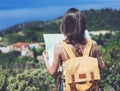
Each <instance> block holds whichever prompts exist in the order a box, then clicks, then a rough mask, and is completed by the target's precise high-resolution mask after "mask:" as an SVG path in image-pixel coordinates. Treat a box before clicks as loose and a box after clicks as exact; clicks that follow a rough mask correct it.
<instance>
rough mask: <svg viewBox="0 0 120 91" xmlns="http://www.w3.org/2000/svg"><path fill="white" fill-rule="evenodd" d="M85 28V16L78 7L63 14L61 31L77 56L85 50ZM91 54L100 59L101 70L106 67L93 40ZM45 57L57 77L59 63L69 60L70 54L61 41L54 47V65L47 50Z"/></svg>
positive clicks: (48, 66) (50, 71)
mask: <svg viewBox="0 0 120 91" xmlns="http://www.w3.org/2000/svg"><path fill="white" fill-rule="evenodd" d="M85 28H86V23H85V18H84V16H83V15H82V14H81V12H80V11H79V10H78V9H76V8H70V9H69V10H68V11H67V12H66V13H65V15H64V16H63V19H62V22H61V25H60V31H61V33H62V34H63V35H64V36H65V37H66V39H65V40H64V41H65V42H66V43H67V44H69V45H70V46H71V49H72V50H73V52H74V54H75V56H77V57H80V56H82V55H83V51H84V49H85V47H86V43H87V39H86V38H85ZM89 55H90V56H92V57H95V58H97V59H98V64H99V68H100V69H101V70H104V69H105V65H104V62H103V60H102V58H101V57H100V54H99V51H98V45H97V43H96V42H95V41H93V45H92V48H91V52H90V54H89ZM43 58H44V61H45V64H46V68H47V69H48V71H49V73H50V74H51V75H52V76H53V77H55V78H56V76H57V71H58V68H59V64H60V63H61V61H62V62H65V61H66V60H68V59H69V56H68V54H67V53H66V51H65V49H64V47H63V45H62V44H61V43H59V44H57V45H56V46H55V48H54V61H53V64H52V67H50V65H49V63H48V55H47V52H46V51H44V52H43Z"/></svg>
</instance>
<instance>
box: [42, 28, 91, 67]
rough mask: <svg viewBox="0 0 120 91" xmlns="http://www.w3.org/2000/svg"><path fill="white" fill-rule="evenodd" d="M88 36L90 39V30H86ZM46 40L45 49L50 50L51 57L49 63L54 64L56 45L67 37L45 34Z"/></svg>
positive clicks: (49, 55)
mask: <svg viewBox="0 0 120 91" xmlns="http://www.w3.org/2000/svg"><path fill="white" fill-rule="evenodd" d="M85 36H86V38H88V39H90V38H91V37H90V35H89V32H88V30H85ZM43 37H44V41H45V49H46V50H47V52H48V57H49V64H50V66H52V63H53V60H54V59H53V57H54V46H55V45H56V44H58V43H59V42H61V41H62V40H64V39H65V37H64V35H62V34H43Z"/></svg>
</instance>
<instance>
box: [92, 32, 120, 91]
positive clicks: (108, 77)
mask: <svg viewBox="0 0 120 91" xmlns="http://www.w3.org/2000/svg"><path fill="white" fill-rule="evenodd" d="M119 34H120V31H119V32H116V34H114V35H112V34H106V35H100V36H98V37H97V36H96V37H95V36H94V37H93V38H94V39H95V40H96V41H97V42H98V43H99V44H100V45H101V46H100V54H101V55H102V57H103V60H104V62H105V64H106V70H105V71H104V72H101V80H100V88H101V90H102V91H119V90H120V80H119V79H120V48H119V47H120V43H119V39H118V38H119Z"/></svg>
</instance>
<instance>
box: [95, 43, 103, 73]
mask: <svg viewBox="0 0 120 91" xmlns="http://www.w3.org/2000/svg"><path fill="white" fill-rule="evenodd" d="M93 50H94V53H93V56H94V57H95V58H97V59H98V65H99V68H100V70H102V71H103V70H105V64H104V61H103V60H102V57H101V56H100V53H99V48H98V45H97V43H96V42H94V43H93Z"/></svg>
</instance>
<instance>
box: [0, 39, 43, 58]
mask: <svg viewBox="0 0 120 91" xmlns="http://www.w3.org/2000/svg"><path fill="white" fill-rule="evenodd" d="M1 40H2V37H0V41H1ZM42 45H44V43H27V42H17V43H13V44H11V45H2V44H0V52H2V53H8V52H10V51H19V52H20V53H21V56H30V57H33V51H32V50H33V49H40V48H42ZM37 59H38V60H39V59H41V55H39V56H38V57H37Z"/></svg>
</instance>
